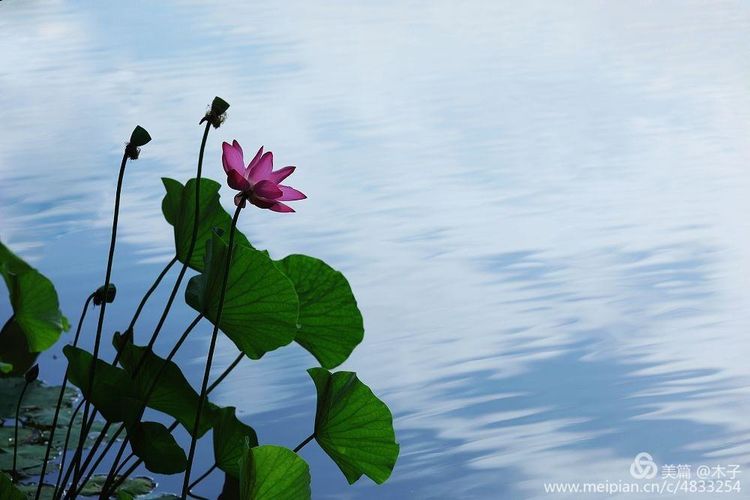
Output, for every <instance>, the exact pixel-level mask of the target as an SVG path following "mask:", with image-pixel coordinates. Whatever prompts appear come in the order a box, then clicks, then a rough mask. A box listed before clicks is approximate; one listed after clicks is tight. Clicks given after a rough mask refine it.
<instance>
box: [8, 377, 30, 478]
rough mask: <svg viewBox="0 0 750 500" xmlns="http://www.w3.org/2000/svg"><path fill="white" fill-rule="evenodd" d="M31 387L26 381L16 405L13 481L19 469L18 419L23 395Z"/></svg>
mask: <svg viewBox="0 0 750 500" xmlns="http://www.w3.org/2000/svg"><path fill="white" fill-rule="evenodd" d="M27 387H29V382H28V380H24V382H23V389H21V394H20V395H19V396H18V403H17V404H16V422H15V429H14V430H13V473H12V474H11V478H12V479H13V481H15V480H16V477H17V472H18V469H17V468H16V459H17V458H18V418H19V415H20V414H21V402H22V401H23V395H24V394H26V388H27Z"/></svg>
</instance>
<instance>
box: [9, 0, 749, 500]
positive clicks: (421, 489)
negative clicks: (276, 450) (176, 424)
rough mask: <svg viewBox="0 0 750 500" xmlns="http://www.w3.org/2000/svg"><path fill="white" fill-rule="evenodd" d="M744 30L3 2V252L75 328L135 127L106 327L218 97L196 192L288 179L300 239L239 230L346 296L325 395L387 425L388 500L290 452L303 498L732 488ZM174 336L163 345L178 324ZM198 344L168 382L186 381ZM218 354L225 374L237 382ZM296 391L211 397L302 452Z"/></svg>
mask: <svg viewBox="0 0 750 500" xmlns="http://www.w3.org/2000/svg"><path fill="white" fill-rule="evenodd" d="M748 28H750V10H749V9H748V8H747V7H746V6H742V5H739V4H721V5H718V4H707V3H703V2H692V1H688V2H680V3H679V4H676V3H672V2H659V3H653V2H627V3H611V2H609V3H597V2H574V3H568V2H566V3H554V2H543V3H533V2H532V3H525V2H524V3H519V2H485V1H470V2H462V3H461V4H460V5H459V4H457V3H455V2H448V1H435V2H395V1H386V2H379V3H377V5H376V4H370V3H366V2H362V3H357V2H339V3H335V4H333V5H332V6H329V7H328V8H320V7H319V6H315V5H312V4H310V3H309V2H300V1H286V2H262V3H257V2H253V3H243V2H230V3H229V4H225V5H224V6H223V7H222V8H220V9H219V8H216V7H215V6H213V5H210V4H207V3H205V2H187V1H185V2H182V1H167V2H159V3H153V2H128V4H127V5H126V4H122V5H120V4H107V5H103V4H101V5H100V4H97V5H96V6H93V5H90V4H85V3H81V2H60V1H45V2H21V1H12V0H7V1H5V2H2V4H0V40H2V46H3V50H2V51H0V88H1V89H2V92H0V106H2V109H3V113H4V119H3V120H2V121H0V134H1V135H2V141H0V238H2V239H3V241H4V242H6V243H7V244H8V245H9V246H11V247H12V248H14V249H15V250H16V251H18V252H19V253H21V254H22V255H23V256H24V257H27V258H29V259H31V260H33V261H34V262H35V263H36V265H38V266H39V267H40V268H41V269H42V270H43V271H44V272H45V273H47V274H49V275H51V276H52V277H53V279H54V280H55V282H56V283H57V284H58V289H59V290H60V291H61V293H62V299H63V308H64V310H65V312H66V313H67V315H68V316H70V317H74V316H76V315H77V314H78V310H79V307H80V303H81V301H82V299H83V298H84V297H85V296H86V295H87V294H88V292H89V291H90V290H91V289H92V288H94V287H95V284H96V283H97V282H98V281H99V280H100V279H101V274H102V273H103V270H102V268H103V265H104V257H105V256H104V250H105V248H106V244H107V240H108V227H109V224H110V217H111V204H112V200H111V192H112V191H113V189H114V183H115V169H116V167H117V164H118V161H119V154H120V151H121V147H122V145H123V141H124V139H126V138H127V136H128V134H129V132H130V130H132V127H133V125H135V124H136V123H139V124H141V125H143V126H144V127H146V128H147V129H148V130H149V131H150V132H151V134H152V136H153V137H154V141H153V142H152V143H151V144H149V145H148V146H146V147H145V148H144V151H143V154H142V157H141V159H140V160H138V161H137V162H134V163H133V164H132V165H131V166H130V167H129V171H128V174H127V177H126V181H125V182H126V186H125V195H124V200H123V203H124V206H125V207H126V211H125V212H124V214H123V217H122V221H121V235H122V238H121V243H120V245H119V247H118V259H119V260H118V261H117V263H116V266H115V274H114V280H115V282H116V283H117V286H118V288H119V293H118V304H117V306H118V307H113V308H111V313H110V314H111V316H110V317H109V318H108V322H107V323H108V327H109V329H111V330H114V329H117V328H121V327H122V326H123V324H126V322H127V320H128V319H129V316H128V311H129V310H131V306H132V305H133V304H135V303H136V302H137V300H138V299H139V298H140V294H141V293H142V292H143V291H144V290H145V288H147V286H148V283H149V282H150V280H151V277H152V276H154V275H155V274H156V273H157V272H158V271H159V270H160V268H161V266H162V265H163V263H164V262H166V260H167V259H168V258H169V257H170V256H171V252H172V247H171V245H172V239H171V232H170V231H169V230H168V229H169V228H168V226H167V225H166V223H165V222H164V221H163V220H162V219H161V217H160V216H159V209H160V202H161V197H162V195H163V190H162V185H161V182H160V181H159V178H160V177H162V176H170V177H175V178H177V179H181V180H184V179H186V178H188V177H190V176H191V175H192V173H193V171H194V168H195V166H194V164H195V156H196V153H197V146H198V141H199V139H200V128H199V127H198V125H197V119H199V118H200V116H201V114H202V112H203V111H204V110H205V108H206V106H207V104H208V103H209V102H210V100H211V98H212V97H213V96H214V95H220V96H222V97H224V98H226V99H227V100H228V101H229V102H230V103H231V105H232V107H231V108H230V111H229V119H228V121H227V122H226V124H225V125H224V126H223V127H222V128H221V129H220V130H219V132H218V133H215V134H213V135H212V136H211V139H210V142H209V149H208V151H209V154H208V156H207V170H208V172H209V174H208V175H209V176H210V177H213V178H216V179H221V170H220V161H219V156H220V148H219V144H220V142H221V141H222V140H224V139H231V138H235V137H236V138H237V139H238V140H240V142H242V143H243V144H247V145H248V146H247V147H248V148H249V147H250V144H252V143H253V142H255V143H257V145H258V146H260V145H261V144H264V145H265V146H266V147H267V148H269V149H272V150H273V151H274V153H275V155H276V161H277V162H278V164H279V166H281V165H282V164H283V165H286V164H295V165H297V166H298V167H299V168H298V170H297V173H295V186H298V187H299V188H300V189H301V190H302V191H304V192H305V193H306V194H307V195H308V197H309V199H308V200H307V201H305V202H304V205H303V206H300V207H299V213H298V214H295V215H294V216H284V215H278V214H270V213H253V214H252V216H251V217H247V218H246V219H245V220H243V221H242V222H241V226H242V230H243V231H245V233H246V234H247V235H248V236H249V237H250V239H251V240H253V241H254V242H255V243H257V246H259V247H261V248H263V247H268V248H269V249H270V251H271V253H272V254H273V255H274V256H277V257H280V256H283V255H286V254H289V253H294V252H302V253H310V254H313V255H316V256H319V257H321V258H323V259H325V260H326V261H328V262H330V263H331V264H332V265H333V266H334V267H336V268H338V269H341V270H342V271H344V272H345V273H346V274H347V276H348V277H349V279H350V281H351V283H352V286H353V289H354V291H355V293H356V294H357V297H358V300H359V302H360V305H361V308H362V310H363V313H364V315H365V324H366V328H367V333H366V337H365V342H364V343H363V344H362V346H361V347H360V348H359V349H358V350H357V352H355V354H354V355H353V356H352V358H351V360H350V361H348V362H347V363H346V364H345V365H344V367H343V368H344V369H353V370H356V371H357V372H358V373H359V374H360V376H361V378H362V379H363V380H364V381H365V382H366V383H368V384H369V385H370V386H371V387H372V388H373V389H374V390H375V392H376V393H378V394H379V395H380V396H381V397H382V398H383V399H385V400H386V401H387V402H388V404H389V406H391V408H392V409H393V410H394V413H395V415H396V417H397V420H396V426H397V432H398V437H399V439H400V441H401V446H402V455H401V458H400V461H399V463H398V464H397V468H396V470H395V472H394V475H393V477H392V480H391V481H390V482H389V483H388V484H386V485H384V486H380V487H375V486H373V485H371V484H369V483H367V482H366V480H363V481H362V482H361V483H362V484H357V485H356V486H355V487H352V488H349V487H347V486H346V484H345V481H344V479H343V477H342V476H341V474H340V473H339V472H338V471H337V470H336V469H335V467H334V466H333V465H332V464H331V463H330V462H329V461H328V459H327V458H326V457H325V456H323V454H322V453H321V452H320V451H319V450H317V449H316V448H314V447H308V448H306V449H305V451H304V457H305V458H306V459H308V460H309V461H310V463H311V466H312V472H313V478H314V479H313V480H314V486H313V488H314V493H315V497H316V498H332V499H333V498H342V499H344V498H346V499H348V498H509V499H515V498H565V497H564V496H563V495H560V496H557V497H553V496H551V495H545V494H544V491H543V488H542V484H543V483H544V482H549V481H577V480H580V481H604V480H610V481H617V480H620V479H628V478H629V475H628V467H629V464H630V462H631V461H632V459H633V456H634V455H635V454H636V453H637V452H639V451H649V452H651V453H652V454H653V455H654V456H655V458H657V461H663V462H669V463H678V462H687V463H692V464H698V463H701V462H702V461H706V460H714V461H722V462H731V463H739V464H742V465H743V466H744V467H745V469H747V466H748V465H750V439H748V436H750V424H748V422H747V418H746V416H747V414H748V413H749V412H750V398H748V396H749V395H750V394H749V392H750V390H748V387H749V385H748V378H749V377H750V368H748V364H747V359H748V355H750V344H748V342H746V340H745V332H747V331H748V326H750V312H749V311H750V308H749V307H748V305H749V304H750V293H749V292H748V286H747V284H748V283H750V239H749V237H748V235H750V231H748V229H750V223H748V219H747V215H746V214H747V213H748V212H749V211H750V197H748V196H747V193H748V192H749V188H750V174H748V170H747V166H746V163H747V158H748V157H749V153H750V141H748V139H747V138H748V137H750V129H749V125H748V124H749V123H750V98H748V95H749V94H748V92H747V82H748V78H749V77H750V64H749V63H748V59H747V57H746V50H745V47H747V44H748V41H750V40H748V38H749V37H750V29H748ZM222 194H223V197H224V202H225V203H226V204H227V206H229V203H230V201H229V200H230V198H229V196H228V195H229V191H228V190H226V189H223V190H222ZM164 297H165V295H164V293H163V292H160V294H158V295H157V296H156V297H155V302H154V304H152V307H150V308H149V309H148V310H147V311H148V313H147V315H146V316H145V317H144V320H143V321H142V323H141V325H140V326H139V328H140V330H139V331H137V332H136V335H142V336H143V337H145V336H146V335H147V334H148V333H149V332H148V329H149V328H150V327H151V326H153V323H154V322H155V319H156V318H155V317H154V315H155V314H156V312H155V311H157V310H158V304H159V303H160V302H159V301H160V300H161V301H162V302H163V300H164ZM1 304H2V305H1V306H0V307H2V308H6V307H7V304H6V303H4V302H3V303H1ZM108 311H110V309H108ZM0 312H2V313H5V312H6V309H2V311H0ZM176 313H177V314H176V315H175V317H174V318H172V319H171V320H170V322H169V323H168V325H167V331H168V332H169V334H168V335H166V336H167V337H169V336H170V335H178V334H179V332H181V331H182V327H184V325H185V324H186V323H187V322H188V321H189V320H190V319H192V317H193V316H192V314H191V311H190V310H189V309H187V308H186V307H185V308H178V310H177V311H176ZM207 329H208V326H207V325H202V328H201V327H199V328H198V330H197V332H200V333H201V334H202V335H201V334H197V335H196V336H194V337H193V338H191V340H190V341H189V342H188V346H189V349H186V351H185V352H184V353H183V354H182V356H183V357H182V359H181V361H182V362H192V363H195V366H197V365H198V364H199V363H200V362H201V361H202V360H201V359H200V356H201V353H204V352H205V348H206V345H207V342H208V338H207ZM171 332H174V333H171ZM143 337H141V338H143ZM164 340H165V342H166V341H167V340H168V338H165V339H164ZM161 347H163V346H161ZM220 347H221V350H220V352H219V353H218V355H217V356H218V361H217V363H218V364H219V368H218V369H221V367H222V366H224V365H225V364H228V363H229V362H230V361H231V360H232V359H233V357H234V354H235V351H234V347H233V346H232V345H231V344H229V343H227V342H224V343H222V344H221V346H220ZM289 365H294V366H297V367H299V370H298V371H291V372H290V371H288V370H286V367H287V366H289ZM313 365H314V360H313V359H312V358H311V357H309V356H308V355H307V354H306V353H304V352H302V351H301V350H299V349H291V350H289V351H285V352H277V353H272V354H270V355H268V356H267V357H266V358H264V360H263V361H262V362H259V363H250V362H247V363H245V364H243V365H242V366H241V367H240V368H239V369H238V372H237V376H236V377H235V378H234V379H231V380H228V381H227V384H226V388H225V389H224V391H223V392H222V393H221V394H219V395H218V396H217V397H218V398H219V401H220V402H222V403H225V404H240V403H241V404H240V408H239V410H240V413H241V415H242V416H243V418H245V420H246V421H247V422H249V423H251V424H252V425H253V426H254V427H255V428H256V429H257V430H258V433H259V435H260V436H261V439H264V440H266V441H267V442H275V443H280V444H284V445H287V446H294V445H295V444H296V442H297V441H299V440H301V438H303V437H304V436H305V435H306V434H305V432H306V430H307V429H309V427H310V426H311V425H312V418H313V417H312V413H311V411H312V407H313V404H314V394H313V390H312V384H311V383H310V381H309V379H308V378H307V375H306V374H305V373H304V370H303V369H304V368H307V367H309V366H313ZM49 366H50V367H54V369H59V368H60V366H61V362H60V360H59V359H57V360H53V359H50V360H49ZM50 370H52V368H50ZM196 371H197V370H196ZM50 378H51V377H50ZM260 381H262V383H259V382H260ZM238 395H239V397H238ZM290 429H295V430H299V432H298V433H296V434H299V435H296V434H295V435H290ZM207 465H209V464H207V463H206V464H203V465H202V466H198V467H197V468H196V470H202V469H203V466H207ZM162 480H163V482H164V484H165V485H166V487H167V488H168V489H169V488H170V487H172V488H176V484H177V483H176V482H175V480H174V479H173V478H162ZM218 481H219V478H218V477H216V478H214V481H213V483H211V484H210V486H214V487H215V486H216V485H217V484H218ZM571 498H572V497H571ZM628 498H631V497H628ZM632 498H635V496H632ZM644 498H645V497H644Z"/></svg>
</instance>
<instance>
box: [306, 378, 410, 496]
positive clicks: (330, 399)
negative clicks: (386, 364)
mask: <svg viewBox="0 0 750 500" xmlns="http://www.w3.org/2000/svg"><path fill="white" fill-rule="evenodd" d="M307 372H308V373H309V374H310V377H312V379H313V382H314V383H315V389H316V390H317V393H318V407H317V411H316V414H315V432H314V435H315V440H316V441H317V442H318V444H319V445H320V446H321V448H323V450H324V451H325V452H326V453H327V454H328V456H330V457H331V458H332V459H333V461H334V462H336V465H338V466H339V469H341V472H343V473H344V476H346V479H347V481H349V484H352V483H354V482H355V481H357V480H358V479H359V478H360V477H361V476H362V474H365V475H366V476H367V477H369V478H370V479H372V480H373V481H375V482H376V483H378V484H381V483H383V482H384V481H385V480H386V479H388V477H389V476H390V475H391V472H392V471H393V467H394V465H395V464H396V459H397V458H398V452H399V445H398V443H396V435H395V433H394V431H393V416H392V415H391V411H390V410H389V409H388V407H387V406H386V405H385V403H383V402H382V401H381V400H379V399H378V398H377V397H376V396H375V395H374V394H373V393H372V391H371V390H370V388H369V387H367V386H366V385H365V384H363V383H362V382H360V381H359V379H358V378H357V374H356V373H353V372H336V373H330V372H329V371H328V370H325V369H323V368H311V369H309V370H307Z"/></svg>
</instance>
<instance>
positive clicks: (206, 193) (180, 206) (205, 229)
mask: <svg viewBox="0 0 750 500" xmlns="http://www.w3.org/2000/svg"><path fill="white" fill-rule="evenodd" d="M162 182H163V183H164V187H165V188H166V190H167V194H166V195H164V199H163V200H162V203H161V210H162V212H163V213H164V218H166V219H167V222H169V223H170V224H171V225H172V226H173V227H174V240H175V251H176V254H177V258H178V259H179V260H180V262H182V263H184V262H185V260H186V259H187V254H188V251H189V250H190V240H191V239H192V237H193V224H194V221H195V179H190V180H189V181H188V182H187V184H186V185H185V186H183V185H182V184H181V183H179V182H178V181H176V180H174V179H169V178H166V177H165V178H163V179H162ZM220 187H221V185H220V184H219V183H218V182H216V181H213V180H211V179H201V185H200V196H199V203H200V216H199V218H198V234H197V238H196V240H195V248H194V249H193V254H192V257H191V258H190V267H192V268H193V269H195V270H196V271H203V264H204V253H205V251H206V244H207V242H208V241H210V240H211V235H212V234H213V230H214V228H218V229H219V230H220V231H223V232H225V233H228V232H229V228H230V226H231V225H232V217H231V216H230V215H229V214H228V213H227V212H226V211H225V210H224V207H222V206H221V203H219V188H220ZM235 241H237V242H239V243H242V244H243V245H245V246H250V243H249V242H248V241H247V238H246V237H245V235H243V234H242V233H240V232H239V231H238V232H237V236H236V237H235Z"/></svg>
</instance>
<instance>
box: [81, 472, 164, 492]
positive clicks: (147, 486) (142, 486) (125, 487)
mask: <svg viewBox="0 0 750 500" xmlns="http://www.w3.org/2000/svg"><path fill="white" fill-rule="evenodd" d="M117 477H118V478H119V476H117ZM106 480H107V476H106V475H103V474H97V475H96V476H92V477H91V479H89V480H88V481H87V482H86V484H85V485H84V486H83V489H81V495H83V496H85V497H93V496H97V495H99V494H101V492H102V488H103V487H104V482H105V481H106ZM155 488H156V483H155V482H154V480H153V479H151V478H149V477H131V478H128V479H126V480H125V481H124V482H123V483H122V484H121V485H120V487H119V488H117V492H118V493H119V492H120V491H123V492H125V493H128V494H130V495H131V496H134V497H137V496H139V495H147V494H149V493H151V492H152V491H154V489H155Z"/></svg>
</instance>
